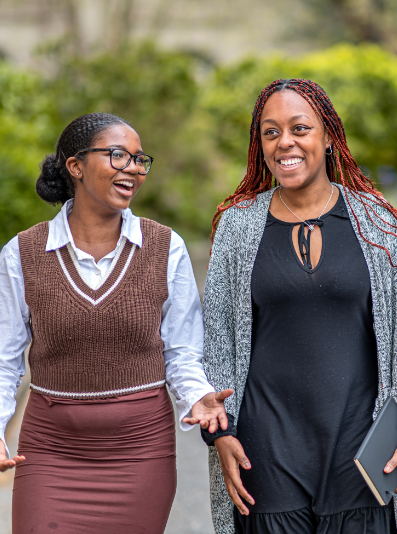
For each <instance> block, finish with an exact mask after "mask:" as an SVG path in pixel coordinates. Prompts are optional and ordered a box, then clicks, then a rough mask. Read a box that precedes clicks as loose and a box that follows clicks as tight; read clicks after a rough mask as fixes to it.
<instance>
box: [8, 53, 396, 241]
mask: <svg viewBox="0 0 397 534" xmlns="http://www.w3.org/2000/svg"><path fill="white" fill-rule="evenodd" d="M51 53H52V54H53V57H52V58H51V57H50V58H49V59H48V57H47V59H46V61H48V63H47V65H48V64H49V65H50V66H51V70H50V73H49V74H47V75H46V76H44V75H43V74H39V73H37V72H31V71H28V70H19V69H17V68H16V67H13V66H11V65H9V64H6V63H0V168H1V171H2V173H1V176H0V244H2V243H5V242H6V241H7V240H9V239H10V238H11V237H12V236H13V235H15V234H16V233H17V232H18V231H20V230H23V229H25V228H28V227H29V226H32V225H33V224H35V223H37V222H39V221H41V220H45V219H49V218H51V217H53V216H54V214H55V213H56V211H57V210H58V209H59V207H58V208H54V207H52V206H48V205H47V204H45V203H44V202H43V201H41V200H40V199H39V198H38V197H37V195H36V193H35V181H36V179H37V176H38V174H39V163H40V161H41V160H42V159H43V158H44V156H45V154H46V153H50V152H53V151H54V147H55V144H56V140H57V137H58V136H59V135H60V133H61V132H62V130H63V129H64V128H65V126H66V125H67V124H68V123H69V122H70V121H71V120H72V119H74V118H75V117H76V116H78V115H80V114H83V113H88V112H91V111H107V112H110V113H116V114H118V115H120V116H122V117H124V118H125V119H127V120H129V121H130V122H131V123H132V125H133V126H134V127H135V128H136V130H137V131H138V133H139V134H140V136H141V140H142V145H143V148H144V150H145V151H146V152H147V153H149V154H150V155H152V156H153V157H154V164H153V168H152V170H151V171H150V174H149V175H148V178H147V180H146V183H145V186H144V187H143V188H142V189H141V190H140V192H139V195H138V196H137V198H136V199H134V201H133V203H132V205H131V207H132V209H133V211H134V212H135V213H137V214H138V215H144V216H146V217H150V218H153V219H156V220H158V221H160V222H162V223H164V224H167V225H170V226H172V227H173V228H174V229H175V230H176V231H178V232H179V233H181V234H182V236H183V237H184V238H185V239H188V240H192V239H201V238H202V237H206V236H208V235H209V232H210V228H211V218H212V215H213V213H214V211H215V208H216V205H217V204H218V203H219V202H220V201H221V200H222V199H223V198H224V197H225V196H226V195H227V194H229V193H230V192H232V191H233V190H234V189H235V187H236V185H237V184H238V182H239V181H240V180H241V178H242V176H243V174H244V169H245V166H246V161H247V149H248V141H249V126H250V121H251V112H252V109H253V107H254V104H255V101H256V98H257V96H258V94H259V93H260V91H261V90H262V89H263V87H264V86H265V85H267V84H268V83H270V82H271V81H273V80H274V79H278V78H290V77H304V78H309V79H313V80H315V81H316V82H317V83H319V84H320V85H322V86H323V87H324V89H325V90H326V91H327V93H328V94H329V96H330V98H331V100H332V101H333V103H334V105H335V107H336V109H337V111H338V112H339V114H340V116H341V118H342V120H343V121H344V124H345V127H346V131H347V137H348V142H349V145H350V147H351V149H352V152H353V154H354V155H355V157H356V159H357V160H358V162H359V164H360V165H362V166H366V167H368V168H369V169H370V170H371V171H372V172H373V173H376V169H377V168H378V167H379V166H381V165H389V166H392V167H394V168H397V152H396V150H395V147H396V145H397V120H396V118H397V58H396V57H395V56H393V55H391V54H389V53H387V52H385V51H383V50H382V49H381V48H379V47H376V46H370V45H367V46H358V47H354V46H349V45H343V46H337V47H334V48H332V49H329V50H326V51H323V52H318V53H315V54H309V55H306V56H304V57H301V58H294V59H291V58H287V57H281V56H278V55H275V56H273V57H270V58H250V59H246V60H244V61H240V62H239V63H237V64H234V65H230V66H226V67H219V68H216V69H214V70H213V71H212V72H210V73H209V74H208V75H207V77H203V76H202V75H201V76H200V77H199V76H198V75H197V73H198V72H201V74H202V70H203V69H201V71H200V68H198V67H202V65H200V64H199V63H198V62H199V59H198V58H197V57H194V56H192V55H189V54H185V53H181V52H164V51H160V50H158V49H156V48H155V47H154V46H153V45H150V44H147V43H146V44H141V45H139V46H137V45H136V46H126V47H125V48H123V49H122V50H120V51H119V52H118V53H117V54H116V53H112V54H103V55H100V56H97V57H94V58H80V57H72V58H71V57H70V56H68V55H66V54H64V53H63V52H62V47H60V48H58V49H57V48H56V47H55V48H53V49H52V51H51Z"/></svg>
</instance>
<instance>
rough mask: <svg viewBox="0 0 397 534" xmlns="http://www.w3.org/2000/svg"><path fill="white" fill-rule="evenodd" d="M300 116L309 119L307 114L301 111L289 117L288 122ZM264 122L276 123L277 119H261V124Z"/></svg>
mask: <svg viewBox="0 0 397 534" xmlns="http://www.w3.org/2000/svg"><path fill="white" fill-rule="evenodd" d="M302 117H306V119H310V117H309V116H308V115H305V114H304V113H301V114H300V115H294V116H293V117H291V118H290V122H293V121H296V120H297V119H301V118H302ZM265 122H269V123H270V124H277V121H275V120H274V119H264V120H263V121H262V124H264V123H265Z"/></svg>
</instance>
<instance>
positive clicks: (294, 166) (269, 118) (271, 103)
mask: <svg viewBox="0 0 397 534" xmlns="http://www.w3.org/2000/svg"><path fill="white" fill-rule="evenodd" d="M260 124H261V140H262V149H263V154H264V159H265V162H266V165H267V166H268V168H269V170H270V172H271V173H272V175H273V176H274V177H275V178H276V180H277V181H278V182H279V183H280V185H281V186H282V187H284V188H286V189H299V188H301V187H305V186H308V185H310V184H313V183H314V182H315V181H317V180H324V179H326V180H328V178H327V173H326V165H325V161H326V154H325V150H326V148H328V147H329V146H330V145H331V144H332V138H331V137H330V135H329V134H328V132H327V131H326V129H325V128H324V125H323V124H322V122H321V121H320V119H319V117H318V116H317V115H316V113H315V111H314V110H313V108H312V107H311V106H310V104H309V103H308V102H306V100H305V99H304V98H302V97H301V96H300V95H299V94H298V93H296V92H295V91H291V90H284V91H280V92H277V93H274V94H273V95H272V96H271V97H269V99H268V101H267V102H266V104H265V105H264V107H263V110H262V114H261V121H260Z"/></svg>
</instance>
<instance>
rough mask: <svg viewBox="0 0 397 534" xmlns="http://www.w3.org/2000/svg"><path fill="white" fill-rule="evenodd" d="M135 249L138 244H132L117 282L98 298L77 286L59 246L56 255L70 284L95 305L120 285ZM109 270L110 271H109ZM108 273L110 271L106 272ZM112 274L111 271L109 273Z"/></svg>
mask: <svg viewBox="0 0 397 534" xmlns="http://www.w3.org/2000/svg"><path fill="white" fill-rule="evenodd" d="M135 249H136V245H135V244H134V245H132V247H131V251H130V253H129V255H128V258H127V261H126V262H125V265H124V267H123V270H122V271H121V273H120V275H119V277H118V278H117V280H116V281H115V283H114V284H113V285H112V287H110V288H109V289H108V290H107V291H106V293H104V294H103V295H102V296H101V297H99V298H98V299H97V300H94V299H93V298H91V297H89V296H88V295H86V294H85V293H84V291H82V290H81V289H80V288H79V287H77V285H76V283H75V282H74V281H73V279H72V277H71V276H70V274H69V271H68V270H67V268H66V265H65V263H64V261H63V259H62V256H61V252H60V250H59V248H57V249H56V251H55V252H56V255H57V257H58V260H59V263H60V264H61V267H62V270H63V272H64V273H65V276H66V278H67V279H68V281H69V283H70V285H71V286H72V287H73V289H74V290H75V291H76V293H78V294H79V295H81V296H82V297H83V298H85V299H86V300H88V302H91V304H93V305H94V306H97V305H98V304H100V303H101V302H102V301H103V300H104V299H105V298H106V297H107V296H108V295H110V293H111V292H112V291H113V290H114V289H115V288H116V287H117V286H118V285H119V283H120V282H121V280H122V279H123V276H124V275H125V273H126V271H127V269H128V267H129V265H130V263H131V260H132V256H133V255H134V252H135ZM72 259H73V258H72ZM112 265H113V262H112ZM108 272H109V271H108ZM106 274H108V273H106ZM109 274H110V273H109Z"/></svg>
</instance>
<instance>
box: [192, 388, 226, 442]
mask: <svg viewBox="0 0 397 534" xmlns="http://www.w3.org/2000/svg"><path fill="white" fill-rule="evenodd" d="M233 393H234V391H233V390H232V389H224V390H223V391H220V392H219V393H207V395H204V397H203V398H202V399H200V400H199V401H198V402H196V403H195V404H193V407H192V417H184V418H183V419H182V421H183V422H184V423H188V424H189V425H197V423H200V426H201V428H203V429H204V430H206V429H207V428H208V432H210V433H211V434H213V433H214V432H216V431H217V430H218V421H219V423H220V425H221V429H222V430H226V429H227V427H228V424H229V423H228V419H227V415H226V411H225V407H224V404H223V401H224V400H225V399H227V398H228V397H230V395H233Z"/></svg>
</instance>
